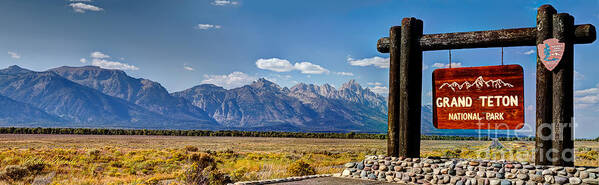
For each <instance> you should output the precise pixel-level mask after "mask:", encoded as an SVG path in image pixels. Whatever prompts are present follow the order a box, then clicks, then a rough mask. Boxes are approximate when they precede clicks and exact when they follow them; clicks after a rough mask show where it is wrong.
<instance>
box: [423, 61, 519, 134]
mask: <svg viewBox="0 0 599 185" xmlns="http://www.w3.org/2000/svg"><path fill="white" fill-rule="evenodd" d="M452 84H457V85H453V86H452ZM480 96H485V97H487V96H502V97H515V99H517V101H516V102H517V103H513V102H512V103H508V104H509V106H505V104H503V101H501V102H502V103H501V105H497V103H498V102H496V99H493V103H491V105H493V106H489V102H488V101H489V100H486V99H484V98H480ZM459 97H462V98H465V97H470V98H471V99H472V104H471V105H470V106H465V107H464V106H462V107H455V106H454V107H447V106H446V105H445V106H444V105H441V107H439V106H438V101H437V100H438V98H441V99H443V98H449V99H453V98H459ZM502 100H503V99H502ZM432 103H433V124H434V125H435V127H436V128H440V129H502V130H505V129H520V128H522V126H524V75H523V70H522V67H521V66H520V65H502V66H483V67H465V68H445V69H436V70H435V71H434V72H433V102H432ZM455 113H478V114H479V115H478V118H480V120H477V119H468V120H455V119H450V115H452V114H455ZM487 113H498V114H495V115H501V116H502V118H503V119H493V118H494V117H487Z"/></svg>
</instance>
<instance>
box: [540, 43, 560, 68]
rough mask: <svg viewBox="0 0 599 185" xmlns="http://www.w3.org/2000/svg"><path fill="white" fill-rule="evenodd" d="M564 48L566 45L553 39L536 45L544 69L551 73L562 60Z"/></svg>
mask: <svg viewBox="0 0 599 185" xmlns="http://www.w3.org/2000/svg"><path fill="white" fill-rule="evenodd" d="M565 46H566V44H564V43H561V42H559V40H557V39H555V38H552V39H547V40H544V41H543V43H541V44H539V45H537V53H538V54H539V58H540V59H541V61H542V62H543V65H545V68H547V69H548V70H549V71H552V70H553V69H554V68H555V66H557V64H558V63H559V62H560V61H561V60H562V55H563V54H564V48H565Z"/></svg>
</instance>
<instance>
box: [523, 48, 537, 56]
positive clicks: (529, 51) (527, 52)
mask: <svg viewBox="0 0 599 185" xmlns="http://www.w3.org/2000/svg"><path fill="white" fill-rule="evenodd" d="M533 53H535V50H534V49H531V50H528V51H525V52H524V53H522V54H525V55H531V54H533Z"/></svg>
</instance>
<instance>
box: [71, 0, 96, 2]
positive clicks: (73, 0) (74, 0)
mask: <svg viewBox="0 0 599 185" xmlns="http://www.w3.org/2000/svg"><path fill="white" fill-rule="evenodd" d="M69 1H71V2H92V0H69Z"/></svg>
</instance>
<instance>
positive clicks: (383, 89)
mask: <svg viewBox="0 0 599 185" xmlns="http://www.w3.org/2000/svg"><path fill="white" fill-rule="evenodd" d="M369 89H370V90H371V91H372V92H374V93H377V94H381V95H387V94H389V88H387V87H385V86H374V87H372V88H370V87H369Z"/></svg>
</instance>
